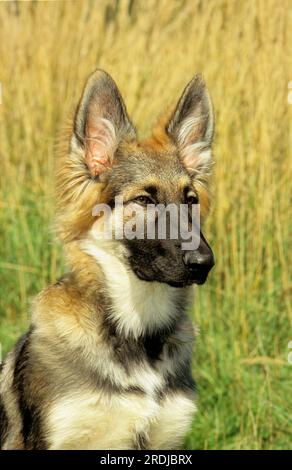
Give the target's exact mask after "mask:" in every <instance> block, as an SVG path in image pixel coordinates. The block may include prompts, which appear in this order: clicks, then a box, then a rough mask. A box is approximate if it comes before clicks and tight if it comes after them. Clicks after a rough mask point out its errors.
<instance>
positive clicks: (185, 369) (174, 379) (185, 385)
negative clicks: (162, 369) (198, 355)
mask: <svg viewBox="0 0 292 470" xmlns="http://www.w3.org/2000/svg"><path fill="white" fill-rule="evenodd" d="M166 388H167V389H168V390H173V391H176V390H180V391H184V392H192V393H194V392H195V390H196V383H195V381H194V379H193V377H192V370H191V364H190V361H187V362H186V363H185V364H182V365H181V366H180V367H179V368H178V369H177V370H176V373H175V374H174V375H170V374H169V375H168V377H167V378H166Z"/></svg>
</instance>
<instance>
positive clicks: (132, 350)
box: [0, 70, 214, 450]
mask: <svg viewBox="0 0 292 470" xmlns="http://www.w3.org/2000/svg"><path fill="white" fill-rule="evenodd" d="M213 131H214V117H213V109H212V104H211V100H210V97H209V94H208V91H207V88H206V85H205V83H204V81H203V79H202V78H201V76H200V75H195V76H194V78H193V79H192V80H191V81H190V82H189V84H188V85H187V86H186V88H185V89H184V91H183V93H182V95H181V97H180V99H179V100H178V103H177V105H176V106H175V107H174V108H173V109H172V111H170V112H168V113H167V114H166V115H164V117H163V118H162V119H160V120H159V121H158V125H157V126H156V127H155V129H154V131H153V134H152V135H151V137H150V138H147V139H144V140H138V138H137V134H136V130H135V128H134V126H133V124H132V122H131V120H130V118H129V116H128V113H127V110H126V107H125V104H124V101H123V99H122V97H121V94H120V92H119V90H118V87H117V85H116V83H115V82H114V80H113V79H112V78H111V77H110V75H108V74H107V73H106V72H104V71H102V70H97V71H95V72H94V73H93V74H92V75H91V76H90V77H89V79H88V81H87V82H86V84H85V87H84V90H83V93H82V96H81V99H80V102H79V104H78V107H77V109H76V113H75V116H74V119H73V125H72V126H71V130H70V134H69V135H68V137H66V139H64V143H63V150H62V152H61V154H60V157H59V158H58V162H57V165H58V169H57V177H56V181H57V185H56V186H57V201H58V202H57V210H56V212H57V214H56V232H57V234H58V236H59V238H60V240H61V241H62V242H63V245H64V252H65V257H66V262H67V265H68V272H67V273H66V274H65V275H64V276H63V277H62V278H61V279H60V280H59V281H58V282H56V283H55V284H54V285H51V286H49V287H47V288H45V289H44V290H43V291H42V292H41V293H40V294H39V295H38V296H37V297H36V299H35V301H34V303H33V306H32V320H31V327H30V329H29V331H28V332H27V333H26V334H25V335H24V336H23V337H22V338H21V339H20V340H19V341H18V343H17V344H16V346H15V347H14V349H13V350H12V351H11V352H10V353H9V354H8V355H7V357H6V360H5V362H4V367H3V371H2V374H1V382H0V447H1V449H27V450H32V449H53V450H54V449H179V448H181V446H182V445H183V442H184V439H185V436H186V434H187V432H188V430H189V428H190V425H191V422H192V419H193V416H194V413H195V410H196V406H195V383H194V380H193V378H192V372H191V358H192V348H193V341H194V331H193V325H192V322H191V320H190V319H189V317H188V314H187V311H188V308H189V305H190V302H191V301H192V292H193V287H192V284H194V283H197V284H202V283H204V282H205V280H206V278H207V275H208V273H209V271H210V269H211V268H212V266H213V265H214V256H213V253H212V250H211V248H210V246H209V245H208V243H207V241H206V239H205V238H204V236H203V234H202V232H201V233H200V240H199V243H198V246H196V248H195V249H189V250H182V240H181V239H179V238H178V239H171V238H170V237H169V236H166V238H165V239H160V238H159V237H158V236H157V235H156V234H155V235H154V237H152V238H151V239H147V238H146V237H125V236H122V237H116V238H114V237H112V238H110V237H102V236H101V233H102V230H103V228H104V225H105V217H104V214H99V215H98V216H94V215H93V208H94V207H95V206H96V205H97V204H102V205H106V206H107V207H110V208H111V211H112V212H111V216H110V217H111V220H114V219H115V212H116V211H117V209H116V207H115V199H116V198H117V197H122V199H123V207H124V208H127V209H128V210H127V213H126V215H123V217H122V218H121V219H120V221H119V222H116V227H117V225H119V227H120V228H121V225H122V228H123V227H125V225H126V224H127V223H129V221H130V216H129V212H133V210H134V209H135V208H137V207H139V209H140V212H141V211H142V213H143V214H146V208H148V206H149V205H150V204H152V205H154V206H156V205H158V204H170V203H171V204H172V205H173V206H175V207H178V206H179V205H180V204H183V205H184V207H185V206H186V207H187V208H188V210H191V208H192V207H193V206H194V205H198V204H199V205H200V217H201V219H202V220H203V219H204V218H205V216H206V214H207V212H208V209H209V201H210V197H209V190H208V186H209V177H210V173H211V166H212V156H211V145H212V139H213ZM155 220H157V218H156V219H155ZM134 225H135V224H134Z"/></svg>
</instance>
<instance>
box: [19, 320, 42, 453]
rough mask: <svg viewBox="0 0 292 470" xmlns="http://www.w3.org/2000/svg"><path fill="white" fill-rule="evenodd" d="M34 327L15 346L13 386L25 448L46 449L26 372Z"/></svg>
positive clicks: (38, 414)
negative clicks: (16, 397) (16, 396)
mask: <svg viewBox="0 0 292 470" xmlns="http://www.w3.org/2000/svg"><path fill="white" fill-rule="evenodd" d="M31 333H32V329H31V330H30V331H29V332H28V333H26V334H25V335H24V336H22V338H20V340H19V341H18V343H17V344H16V347H15V353H16V361H15V369H14V379H13V387H14V390H15V393H17V395H18V402H19V411H20V414H21V417H22V436H23V441H24V448H25V449H30V450H31V449H38V450H40V449H45V448H46V446H45V442H44V439H43V437H42V429H41V419H40V413H39V410H38V408H37V406H36V405H34V404H33V403H31V400H30V393H29V389H28V384H27V379H26V372H27V370H28V368H29V342H30V337H31Z"/></svg>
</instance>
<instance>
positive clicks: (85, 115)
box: [73, 70, 135, 177]
mask: <svg viewBox="0 0 292 470" xmlns="http://www.w3.org/2000/svg"><path fill="white" fill-rule="evenodd" d="M134 137H135V129H134V127H133V125H132V123H131V121H130V119H129V117H128V114H127V110H126V107H125V104H124V102H123V99H122V97H121V95H120V92H119V90H118V87H117V85H116V84H115V82H114V80H113V79H112V78H111V77H110V75H108V74H107V73H106V72H104V71H102V70H97V71H96V72H94V73H93V74H92V75H91V76H90V77H89V79H88V81H87V83H86V85H85V88H84V91H83V94H82V97H81V100H80V102H79V105H78V108H77V112H76V115H75V121H74V134H73V139H75V142H76V141H77V143H78V144H79V146H81V147H82V149H83V150H84V158H85V162H86V164H87V166H88V168H89V170H90V173H91V175H92V176H93V177H95V176H98V175H100V174H101V173H102V172H103V171H105V170H107V169H109V168H111V166H112V164H113V160H114V154H115V151H116V149H117V147H118V145H119V143H120V142H121V140H123V139H133V138H134Z"/></svg>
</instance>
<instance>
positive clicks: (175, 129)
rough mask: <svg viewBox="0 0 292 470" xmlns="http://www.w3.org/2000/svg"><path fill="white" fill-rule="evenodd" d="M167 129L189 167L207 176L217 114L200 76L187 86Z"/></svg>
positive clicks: (191, 171)
mask: <svg viewBox="0 0 292 470" xmlns="http://www.w3.org/2000/svg"><path fill="white" fill-rule="evenodd" d="M166 132H167V134H168V135H169V137H171V139H172V140H173V141H174V143H175V144H176V145H177V147H178V149H179V152H180V155H181V158H182V160H183V163H184V165H185V167H186V168H187V170H188V171H189V172H190V173H191V174H192V175H195V176H197V177H198V178H203V179H204V178H205V176H206V175H207V174H208V173H209V170H210V166H211V163H212V156H211V144H212V139H213V133H214V116H213V108H212V103H211V100H210V97H209V94H208V91H207V89H206V86H205V83H204V80H203V79H202V77H201V76H200V75H195V77H194V78H193V79H192V80H191V82H190V83H189V84H188V85H187V86H186V88H185V90H184V92H183V94H182V96H181V98H180V99H179V101H178V104H177V106H176V108H175V111H174V113H173V114H172V117H171V118H170V120H169V122H168V123H167V125H166Z"/></svg>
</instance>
